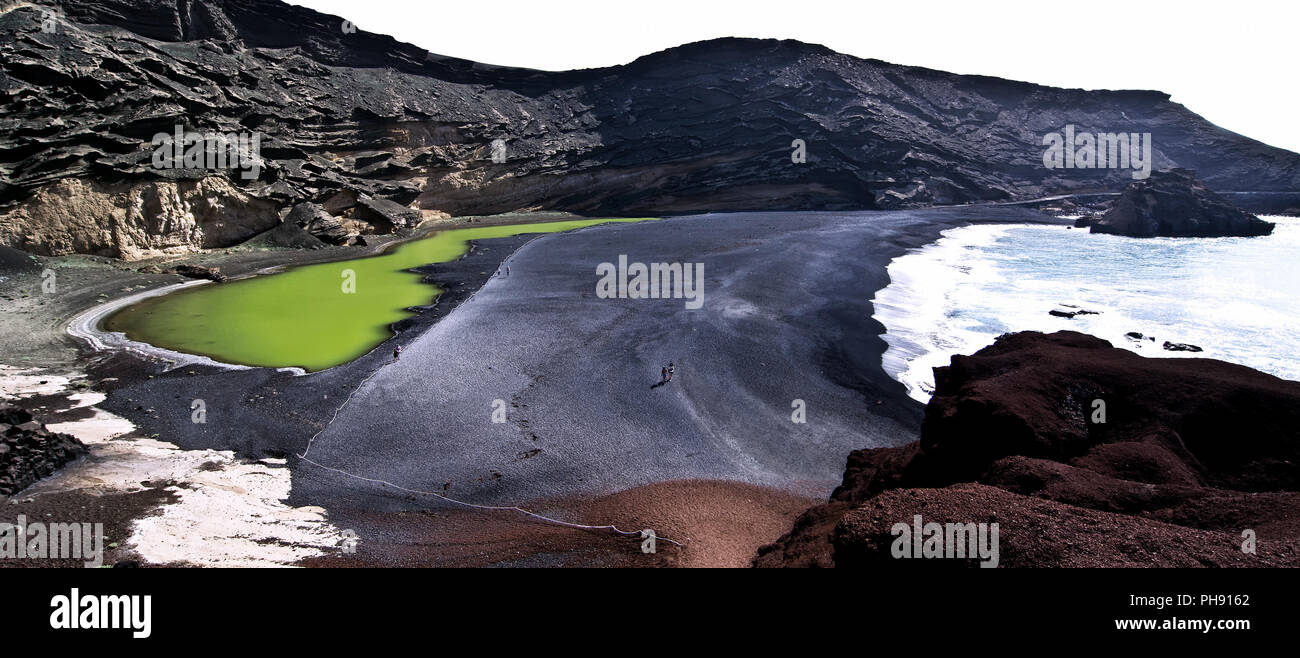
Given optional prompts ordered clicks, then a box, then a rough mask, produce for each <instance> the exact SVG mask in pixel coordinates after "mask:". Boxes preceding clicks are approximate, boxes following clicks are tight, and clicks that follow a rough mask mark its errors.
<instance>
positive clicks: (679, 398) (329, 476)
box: [91, 206, 1065, 566]
mask: <svg viewBox="0 0 1300 658" xmlns="http://www.w3.org/2000/svg"><path fill="white" fill-rule="evenodd" d="M976 222H994V223H999V222H1051V223H1064V222H1065V220H1059V219H1054V218H1051V217H1048V216H1046V215H1043V214H1041V213H1038V212H1035V211H1030V210H1025V209H1020V208H993V207H987V206H985V207H979V206H970V207H952V208H940V209H928V210H910V211H896V212H851V213H836V212H819V213H781V212H773V213H734V214H713V215H700V216H689V217H680V218H672V219H665V220H660V221H656V222H648V223H642V224H623V225H602V226H596V227H590V228H587V229H582V230H578V231H574V232H570V233H566V234H555V235H546V236H541V237H535V236H519V237H515V238H505V239H502V240H489V241H484V242H483V243H481V244H477V245H476V246H475V248H474V249H472V250H471V252H470V253H469V254H467V255H466V256H465V257H464V258H462V259H461V260H459V261H456V262H454V263H449V264H444V265H437V266H431V267H430V268H425V271H426V273H427V274H429V276H430V279H431V280H433V281H436V282H438V283H439V284H440V285H442V286H443V287H444V288H446V289H447V293H446V294H444V295H443V296H442V297H441V298H440V299H439V300H438V301H437V303H436V304H435V305H434V306H433V307H432V308H429V309H426V311H425V312H424V313H421V314H420V315H418V316H416V317H414V318H412V319H411V320H408V321H406V322H403V323H402V326H399V327H396V329H398V330H399V332H400V333H399V335H398V336H397V337H396V338H394V339H392V340H390V341H389V342H388V343H385V344H384V345H381V346H379V347H377V348H375V350H373V351H372V352H371V353H369V354H368V355H366V356H364V357H362V358H361V359H358V360H356V361H354V362H352V363H348V364H345V365H343V366H339V367H336V368H332V369H329V370H326V371H322V372H318V373H313V374H310V375H306V376H295V375H293V374H291V373H287V372H277V371H274V370H270V369H264V368H255V369H245V370H220V369H215V368H202V367H182V368H179V369H175V370H172V371H170V372H161V371H160V368H159V365H158V364H153V365H150V366H146V365H144V364H142V363H141V362H140V361H139V360H138V359H135V358H134V357H132V358H127V357H121V356H119V357H114V358H108V359H102V360H100V361H98V362H97V364H96V365H95V366H94V367H93V368H92V369H91V371H92V373H93V374H94V375H96V376H98V377H101V378H104V377H115V378H117V380H118V381H116V382H112V383H109V384H106V385H105V386H104V388H106V389H108V392H109V397H108V399H107V400H106V401H105V402H104V403H102V404H101V405H99V406H101V407H102V408H105V409H107V410H109V411H112V412H114V413H117V414H120V415H122V416H125V417H127V418H128V419H130V420H131V421H132V422H134V423H136V424H137V426H138V427H139V428H140V431H141V432H143V433H146V434H157V435H158V436H159V437H160V438H161V439H162V440H166V441H170V442H173V443H176V444H177V445H179V446H180V447H182V448H185V449H200V448H211V449H219V450H235V451H237V452H238V453H239V454H241V455H244V456H247V457H250V458H261V457H287V458H288V459H289V464H290V467H291V468H292V472H293V477H292V481H293V489H292V495H291V497H290V500H289V503H290V504H291V505H294V506H302V505H313V506H322V507H324V508H325V509H326V510H328V513H329V517H330V520H331V522H332V523H333V524H334V525H336V526H338V527H340V528H347V529H350V530H353V531H355V532H356V533H357V535H358V537H359V538H360V539H361V543H360V545H359V547H358V552H357V553H356V554H355V555H338V556H336V557H334V558H327V559H324V560H316V561H314V562H313V561H309V563H323V564H350V563H351V564H358V565H363V564H407V565H411V564H435V563H436V564H444V565H446V564H457V565H468V564H475V565H478V564H497V563H508V564H515V563H519V564H525V563H526V564H538V565H542V564H556V565H571V566H576V565H582V564H593V565H594V564H646V563H647V562H646V560H645V559H644V556H642V555H641V554H640V551H638V550H636V549H637V547H638V545H639V542H640V539H639V538H636V537H625V538H619V536H618V535H615V534H613V533H608V532H600V531H582V530H574V529H569V528H561V527H552V526H546V525H545V524H543V523H541V522H539V521H536V520H532V519H529V518H528V517H525V516H522V515H520V514H518V513H516V512H509V511H477V510H468V509H465V508H461V507H458V506H456V505H454V504H452V503H449V502H446V501H444V500H439V499H438V498H436V497H434V496H430V495H419V494H412V493H410V492H407V491H400V490H397V489H394V488H392V487H389V486H385V485H382V484H375V483H372V482H367V481H363V480H360V479H357V478H354V477H349V476H346V475H341V474H339V473H337V472H334V471H330V470H326V469H323V468H321V467H320V465H324V466H328V467H331V468H337V469H341V470H344V471H347V472H349V473H352V474H355V475H357V476H361V477H364V478H372V479H375V480H383V481H386V482H390V483H393V484H396V485H398V486H400V487H403V488H405V489H409V490H416V491H425V492H437V493H440V494H442V495H446V496H450V497H453V498H455V499H458V500H462V501H467V502H472V503H475V504H483V505H521V506H525V507H528V508H529V509H531V510H534V511H537V512H540V513H544V514H547V515H549V516H553V517H556V518H560V519H564V520H568V521H574V522H577V523H588V524H601V525H603V524H607V523H613V524H616V525H618V526H619V527H620V528H622V529H624V530H633V531H635V530H639V529H640V528H643V527H651V528H654V529H655V530H656V532H657V533H658V534H659V535H660V536H665V537H669V538H673V539H682V540H685V543H686V547H685V548H684V549H678V548H676V547H674V546H672V545H670V544H665V543H662V542H661V543H660V555H659V556H658V557H657V558H655V563H656V564H658V563H666V564H683V565H702V564H704V565H714V564H718V565H721V564H743V563H744V562H745V561H746V560H747V557H746V556H748V555H752V552H753V550H754V549H755V548H756V547H757V546H758V545H761V544H763V543H766V542H769V541H772V540H773V539H775V537H777V536H779V535H780V534H781V533H782V532H784V531H785V530H786V529H788V524H789V521H790V520H791V519H792V518H793V517H794V515H796V514H797V513H798V512H799V511H801V510H802V509H803V508H804V507H806V506H807V505H808V504H809V503H810V502H816V501H819V500H824V499H825V497H826V495H827V494H828V493H829V491H830V490H831V488H833V487H834V486H835V485H836V484H838V482H839V478H840V475H841V473H842V470H843V465H844V456H845V455H846V454H848V453H849V452H850V451H851V450H853V449H857V448H863V447H883V446H891V445H901V444H905V443H908V442H911V441H914V440H916V438H917V435H918V430H919V425H920V418H921V411H922V407H921V405H920V404H919V403H917V402H915V401H914V400H911V399H910V398H909V397H908V396H907V395H906V393H905V391H904V390H903V387H902V386H901V385H900V384H898V383H897V382H895V381H894V380H892V379H890V378H889V377H888V376H887V375H886V374H885V373H884V371H883V370H882V369H881V365H880V356H881V354H882V353H883V351H884V349H885V344H884V342H883V340H881V339H880V337H879V335H880V333H882V332H883V331H884V328H883V327H882V326H881V325H879V323H877V322H876V321H875V320H874V319H872V317H871V316H872V309H871V304H870V302H869V300H870V299H871V297H872V296H873V294H874V292H875V291H876V290H878V289H879V288H881V287H883V286H884V285H886V284H887V283H888V277H887V275H886V267H887V265H888V264H889V262H890V261H891V260H892V259H893V258H894V257H896V256H898V255H901V254H902V253H905V252H906V251H907V250H908V249H911V248H915V247H919V246H922V245H924V244H926V243H928V242H931V241H933V240H934V239H936V238H937V237H938V234H939V233H940V232H941V231H942V230H945V229H947V228H950V227H955V226H960V225H964V224H968V223H976ZM516 249H518V251H515V250H516ZM512 252H513V253H512ZM507 254H509V257H508V261H507V263H508V264H509V266H510V268H511V274H510V276H509V277H505V276H501V277H495V278H489V277H486V276H482V275H480V274H479V273H480V272H494V271H495V270H496V265H497V264H498V263H500V262H501V259H502V258H503V257H506V256H507ZM620 255H626V256H627V257H628V260H629V261H633V262H636V261H640V262H645V263H650V262H681V263H697V262H702V263H704V268H705V269H704V272H705V280H704V284H703V300H704V304H703V307H702V308H700V309H698V310H691V309H687V308H686V305H685V300H683V299H657V300H650V299H644V300H635V299H600V298H598V297H597V296H596V295H595V292H594V291H595V283H596V280H597V278H598V277H597V275H596V266H597V265H598V264H599V263H602V262H617V260H618V257H619V256H620ZM453 309H454V312H453ZM321 331H328V327H322V328H321ZM250 339H251V338H250ZM394 344H401V345H403V348H404V352H403V355H402V359H401V360H400V361H397V362H393V361H392V357H391V352H392V348H393V345H394ZM670 361H672V362H674V363H675V364H676V375H675V377H674V379H673V381H672V382H670V383H669V384H667V385H663V386H654V385H655V384H656V383H657V382H658V379H659V369H660V367H661V366H662V365H663V364H666V363H668V362H670ZM150 374H151V375H152V377H149V376H147V375H150ZM195 399H202V400H204V402H205V404H206V407H207V414H208V415H207V419H208V420H207V422H206V423H205V424H195V423H192V422H191V418H190V404H191V401H192V400H195ZM796 399H797V400H802V401H803V402H804V404H805V405H806V410H807V412H806V413H807V422H806V423H804V424H797V423H794V422H792V420H791V412H792V403H793V401H794V400H796ZM345 400H346V401H347V402H346V404H345V405H344V404H343V403H344V401H345ZM497 401H500V402H497ZM501 404H504V406H505V410H506V422H504V423H494V422H492V417H493V411H494V408H495V407H494V405H501ZM340 407H341V408H340ZM336 414H337V417H336V418H335V415H336ZM331 419H333V422H332V423H331V422H330V421H331ZM327 425H328V426H327ZM318 432H319V436H317V437H316V438H315V440H314V441H312V440H311V439H312V437H313V436H314V435H316V434H317V433H318ZM309 441H311V445H310V449H309V450H308V442H309ZM304 450H308V451H307V452H306V455H307V457H308V458H309V461H306V460H302V459H300V458H299V457H298V455H301V454H303V452H304ZM543 528H546V529H545V530H543ZM521 537H531V539H529V540H528V541H523V540H522V539H520V538H521ZM521 542H522V543H521ZM522 546H531V547H532V548H522ZM521 551H522V554H521ZM349 560H351V561H352V562H349ZM520 560H523V562H520Z"/></svg>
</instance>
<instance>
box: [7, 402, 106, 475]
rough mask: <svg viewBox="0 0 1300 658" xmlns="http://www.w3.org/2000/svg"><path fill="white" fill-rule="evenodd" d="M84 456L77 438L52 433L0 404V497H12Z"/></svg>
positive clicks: (18, 410)
mask: <svg viewBox="0 0 1300 658" xmlns="http://www.w3.org/2000/svg"><path fill="white" fill-rule="evenodd" d="M84 454H86V446H85V445H83V444H82V443H81V442H80V441H78V440H77V438H76V437H74V436H72V435H69V434H58V433H55V432H51V431H49V430H47V429H45V426H44V425H42V424H40V423H38V422H36V421H35V420H34V419H33V418H32V415H31V414H30V413H28V412H27V411H26V410H24V409H22V408H19V407H17V406H15V405H12V404H9V403H5V402H0V495H4V496H12V495H14V494H15V493H18V492H19V491H22V490H23V489H26V488H27V487H29V486H31V485H32V484H33V483H34V482H36V481H37V480H39V479H41V478H43V477H45V476H47V475H49V474H51V473H53V472H54V471H55V470H57V469H58V468H59V467H60V466H63V465H64V464H66V463H68V462H70V461H72V460H74V459H76V458H77V457H80V456H81V455H84Z"/></svg>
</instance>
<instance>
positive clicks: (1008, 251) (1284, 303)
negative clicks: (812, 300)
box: [872, 217, 1300, 402]
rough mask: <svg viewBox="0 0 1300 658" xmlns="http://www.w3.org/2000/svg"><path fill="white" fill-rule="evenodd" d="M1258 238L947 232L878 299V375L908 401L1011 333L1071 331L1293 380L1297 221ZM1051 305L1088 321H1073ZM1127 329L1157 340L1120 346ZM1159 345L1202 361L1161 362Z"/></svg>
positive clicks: (926, 395)
mask: <svg viewBox="0 0 1300 658" xmlns="http://www.w3.org/2000/svg"><path fill="white" fill-rule="evenodd" d="M1268 219H1269V220H1270V221H1274V222H1277V228H1276V229H1275V230H1274V232H1273V235H1271V236H1267V237H1258V238H1200V239H1186V238H1182V239H1178V238H1147V239H1139V238H1126V237H1121V236H1113V235H1093V234H1090V233H1088V231H1087V230H1086V229H1083V230H1079V229H1068V228H1066V227H1064V226H1041V225H1018V224H1003V225H979V226H967V227H962V228H957V229H951V230H948V231H944V232H943V235H942V237H941V238H940V239H939V240H938V241H937V242H935V243H934V244H931V245H928V246H926V247H923V248H921V249H919V250H915V251H913V252H911V253H908V254H906V255H904V256H901V257H899V258H896V259H894V261H893V262H892V263H890V265H889V269H888V271H889V278H890V284H889V285H888V286H886V287H885V288H883V289H881V290H880V291H879V292H878V293H876V297H875V299H873V300H872V303H873V304H874V306H875V317H876V319H878V320H879V321H880V322H881V323H882V324H884V325H885V328H886V333H885V335H884V336H883V338H884V340H885V342H886V343H888V345H889V349H888V350H887V351H886V352H885V354H884V357H883V365H884V368H885V371H886V372H887V373H889V375H890V376H891V377H894V378H895V379H897V380H898V381H900V382H902V383H903V384H904V385H905V386H906V387H907V389H908V393H909V394H910V395H911V396H912V397H913V398H915V399H917V400H920V401H922V402H926V401H928V400H929V399H930V395H931V393H932V392H933V388H934V376H933V372H932V369H933V368H934V367H936V366H942V365H946V364H947V363H948V361H949V359H950V358H951V356H952V355H953V354H970V353H972V352H975V351H977V350H979V349H980V348H983V347H985V346H987V345H989V344H991V343H992V342H993V340H994V338H996V337H997V336H999V335H1001V334H1004V333H1008V332H1014V331H1029V330H1035V331H1044V332H1053V331H1059V330H1062V329H1070V330H1074V331H1080V332H1083V333H1087V334H1092V335H1094V336H1098V337H1100V338H1104V339H1106V340H1108V341H1110V342H1111V343H1112V344H1114V345H1115V346H1117V347H1123V348H1126V349H1130V350H1132V351H1134V352H1137V353H1138V354H1142V355H1144V356H1152V357H1208V358H1214V359H1221V360H1224V361H1231V362H1234V363H1240V364H1242V365H1246V366H1250V367H1252V368H1256V369H1258V370H1262V371H1264V372H1267V373H1271V374H1273V375H1277V376H1278V377H1283V378H1286V379H1300V359H1297V358H1296V357H1295V355H1296V354H1297V352H1298V351H1300V265H1297V256H1298V255H1300V219H1295V218H1288V217H1269V218H1268ZM1053 309H1058V310H1066V311H1075V310H1079V309H1084V310H1090V311H1096V312H1097V313H1096V314H1095V315H1078V316H1076V317H1074V318H1073V319H1071V318H1062V317H1055V316H1052V315H1050V314H1049V312H1050V311H1052V310H1053ZM1129 332H1138V333H1141V334H1143V335H1144V336H1147V337H1154V338H1155V340H1154V341H1152V340H1146V339H1144V340H1134V339H1132V338H1128V337H1126V334H1127V333H1129ZM1165 341H1170V342H1174V343H1191V344H1194V345H1197V346H1199V347H1201V348H1203V349H1204V352H1200V353H1192V352H1171V351H1167V350H1165V349H1163V347H1162V345H1163V343H1164V342H1165Z"/></svg>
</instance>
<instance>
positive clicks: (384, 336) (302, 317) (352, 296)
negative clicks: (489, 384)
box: [105, 218, 643, 371]
mask: <svg viewBox="0 0 1300 658" xmlns="http://www.w3.org/2000/svg"><path fill="white" fill-rule="evenodd" d="M637 221H643V220H642V219H641V218H619V219H582V220H571V221H559V222H544V223H537V224H511V225H505V226H485V227H482V228H464V229H453V230H447V231H441V232H438V233H435V234H433V235H430V236H429V237H426V238H421V239H419V240H416V241H413V242H408V243H406V244H402V245H399V246H398V247H396V248H395V249H392V250H390V251H388V252H387V253H384V254H381V255H378V256H371V257H368V258H357V259H353V260H346V261H337V262H332V263H319V264H315V265H304V266H301V267H295V268H292V269H289V270H287V271H285V272H281V273H277V274H269V275H264V276H255V277H251V278H247V279H240V280H238V281H231V282H228V283H223V284H220V285H203V286H198V287H195V288H192V289H186V290H180V291H177V292H174V293H171V294H168V295H162V296H159V297H153V298H150V299H146V300H144V301H141V302H140V303H138V304H134V305H132V306H129V307H127V308H124V309H122V310H121V311H118V312H117V313H114V314H113V315H111V316H109V318H108V319H107V320H106V321H105V328H106V329H108V330H109V331H120V332H123V333H125V334H126V336H127V337H128V338H130V339H131V340H136V341H140V342H144V343H148V344H150V345H155V346H158V347H163V348H167V349H171V350H176V351H178V352H185V353H188V354H201V355H204V356H208V357H211V358H213V359H216V360H217V361H222V362H225V363H237V364H242V365H249V366H266V367H277V368H279V367H289V366H297V367H300V368H304V369H306V370H309V371H316V370H323V369H325V368H329V367H332V366H336V365H339V364H341V363H347V362H348V361H351V360H353V359H355V358H357V357H359V356H361V355H363V354H365V353H366V352H368V351H370V350H371V349H373V348H374V347H375V346H376V345H378V344H380V343H382V342H384V341H385V340H388V339H389V338H390V337H392V335H393V332H392V331H391V330H390V329H389V325H391V324H392V323H394V322H397V321H399V320H402V319H403V318H406V317H409V316H411V315H412V312H411V311H408V310H406V309H407V308H408V307H411V306H425V305H428V304H430V303H432V302H433V300H434V299H435V298H436V297H437V296H438V295H439V294H441V293H442V291H441V290H440V289H439V288H438V287H437V286H433V285H430V284H427V283H422V282H421V279H422V278H423V276H422V275H420V274H417V273H415V272H409V271H407V270H408V269H410V268H413V267H419V266H422V265H428V264H430V263H441V262H447V261H452V260H455V259H457V258H459V257H460V256H461V255H463V254H464V253H465V252H466V251H468V250H469V242H470V241H471V240H485V239H489V238H503V237H509V236H512V235H520V234H524V233H554V232H557V231H567V230H570V229H575V228H581V227H584V226H591V225H593V224H601V223H606V222H637ZM349 271H350V272H351V273H352V274H351V276H349V275H348V272H349ZM349 280H351V281H352V282H354V283H355V292H351V293H347V292H344V290H345V286H346V284H347V283H348V282H349Z"/></svg>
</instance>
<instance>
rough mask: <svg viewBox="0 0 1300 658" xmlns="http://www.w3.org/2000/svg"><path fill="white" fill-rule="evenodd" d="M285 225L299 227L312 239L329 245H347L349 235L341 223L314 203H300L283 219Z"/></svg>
mask: <svg viewBox="0 0 1300 658" xmlns="http://www.w3.org/2000/svg"><path fill="white" fill-rule="evenodd" d="M284 223H285V224H292V225H295V226H299V227H301V228H302V229H303V230H305V231H307V233H310V234H311V235H312V236H313V237H315V238H316V239H318V240H320V241H321V242H326V243H329V244H335V245H338V244H347V241H348V237H349V236H350V234H349V233H348V230H347V229H346V228H344V226H343V223H342V222H340V221H339V220H337V219H335V218H334V216H333V215H331V214H329V213H328V212H325V209H324V208H322V207H320V206H318V205H316V204H314V203H300V204H298V205H296V206H294V207H293V210H290V211H289V215H288V216H286V217H285V218H284Z"/></svg>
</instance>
